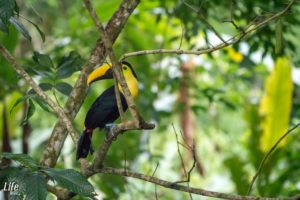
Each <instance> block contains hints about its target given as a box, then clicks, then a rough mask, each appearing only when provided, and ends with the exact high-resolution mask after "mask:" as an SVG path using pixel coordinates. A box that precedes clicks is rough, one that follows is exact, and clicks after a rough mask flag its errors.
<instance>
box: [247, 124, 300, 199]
mask: <svg viewBox="0 0 300 200" xmlns="http://www.w3.org/2000/svg"><path fill="white" fill-rule="evenodd" d="M299 126H300V123H298V124H296V125H295V126H294V127H292V128H291V129H289V130H288V131H287V132H286V133H285V134H283V135H282V136H281V137H280V138H279V139H278V140H277V142H276V143H275V144H274V145H273V146H272V148H271V149H270V150H269V151H268V152H267V154H266V155H265V156H264V158H263V159H262V161H261V162H260V164H259V167H258V169H257V171H256V173H255V175H254V176H253V178H252V180H251V183H250V186H249V189H248V192H247V194H248V195H249V194H250V193H251V190H252V187H253V185H254V182H255V180H256V178H257V177H258V175H259V174H260V172H261V170H262V168H263V167H264V164H265V162H266V161H267V160H268V158H269V157H270V155H271V154H272V153H273V151H274V150H275V149H276V147H277V146H278V145H279V143H280V142H281V141H282V140H283V139H284V138H286V137H287V136H288V135H289V134H290V133H291V132H293V130H295V129H296V128H298V127H299Z"/></svg>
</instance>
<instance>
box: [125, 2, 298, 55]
mask: <svg viewBox="0 0 300 200" xmlns="http://www.w3.org/2000/svg"><path fill="white" fill-rule="evenodd" d="M295 1H296V0H292V1H290V2H289V4H288V5H287V6H286V7H285V8H284V9H283V10H282V11H280V12H278V13H276V14H273V15H272V16H270V17H268V18H266V19H265V20H263V21H261V22H260V23H258V24H249V25H248V26H247V27H246V28H245V29H244V30H242V31H240V32H239V33H238V34H236V35H235V36H233V37H232V38H230V39H229V40H227V41H225V42H222V43H220V44H218V45H217V46H214V47H211V48H203V49H200V50H182V49H154V50H142V51H136V52H131V53H126V54H124V55H123V56H122V57H121V59H120V60H124V59H126V58H129V57H133V56H140V55H149V54H193V55H201V54H206V53H211V52H213V51H216V50H219V49H222V48H224V47H227V46H230V45H232V44H235V43H237V42H240V41H241V40H242V39H243V38H245V37H246V36H249V35H250V33H252V32H254V31H256V30H258V29H260V28H262V27H263V26H265V25H266V24H267V23H269V22H270V21H272V20H275V19H277V18H279V17H281V16H282V15H284V14H285V13H287V12H288V11H289V9H290V8H291V7H292V5H293V4H294V3H295Z"/></svg>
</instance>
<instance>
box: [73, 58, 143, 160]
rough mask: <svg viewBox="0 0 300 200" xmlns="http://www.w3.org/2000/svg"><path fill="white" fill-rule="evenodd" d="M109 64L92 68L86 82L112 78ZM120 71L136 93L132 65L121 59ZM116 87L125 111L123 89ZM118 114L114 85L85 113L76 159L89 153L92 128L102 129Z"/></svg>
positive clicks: (136, 84)
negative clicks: (83, 127)
mask: <svg viewBox="0 0 300 200" xmlns="http://www.w3.org/2000/svg"><path fill="white" fill-rule="evenodd" d="M111 67H112V65H111V64H105V65H102V66H101V67H99V68H97V69H96V70H94V71H93V72H92V73H91V74H90V75H89V77H88V80H87V84H88V85H90V84H91V83H93V82H95V81H98V80H103V79H112V78H113V72H112V69H111ZM122 72H123V75H124V77H125V80H126V83H127V85H128V88H129V90H130V92H131V94H132V96H133V97H136V96H137V95H138V80H137V76H136V73H135V72H134V70H133V68H132V66H131V65H130V64H129V63H128V62H125V61H123V62H122ZM118 89H119V91H120V97H121V102H122V107H123V110H124V111H126V109H127V107H128V106H127V103H126V100H125V97H124V95H123V91H122V88H121V86H120V85H118ZM119 116H120V114H119V110H118V105H117V100H116V95H115V89H114V85H113V86H111V87H110V88H108V89H107V90H105V91H104V92H103V93H102V94H101V95H100V96H99V97H98V98H97V99H96V100H95V102H94V103H93V105H92V106H91V108H90V109H89V111H88V112H87V114H86V117H85V122H84V123H85V129H84V131H83V133H82V135H81V137H80V139H79V141H78V144H77V154H76V159H77V160H78V159H80V158H85V157H87V155H88V154H89V152H91V153H92V151H93V150H92V148H91V138H92V134H93V130H94V129H95V128H100V129H103V128H105V126H106V125H107V124H110V123H113V122H114V121H115V120H116V119H118V118H119Z"/></svg>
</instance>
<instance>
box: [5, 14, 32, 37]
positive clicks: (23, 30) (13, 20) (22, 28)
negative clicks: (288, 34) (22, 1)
mask: <svg viewBox="0 0 300 200" xmlns="http://www.w3.org/2000/svg"><path fill="white" fill-rule="evenodd" d="M9 22H10V23H11V24H12V25H14V27H16V29H17V30H18V31H19V32H20V33H22V35H23V36H24V37H25V38H26V39H27V40H29V41H31V36H30V34H29V32H28V30H27V29H26V27H25V26H24V25H23V24H21V23H20V22H18V21H17V20H16V18H14V17H11V18H10V19H9Z"/></svg>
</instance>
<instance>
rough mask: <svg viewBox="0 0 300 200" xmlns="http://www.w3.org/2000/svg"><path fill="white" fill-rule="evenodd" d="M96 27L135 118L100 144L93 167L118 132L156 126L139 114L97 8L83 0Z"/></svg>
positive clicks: (102, 159) (104, 153)
mask: <svg viewBox="0 0 300 200" xmlns="http://www.w3.org/2000/svg"><path fill="white" fill-rule="evenodd" d="M83 1H84V3H85V5H86V7H87V9H88V11H89V13H90V15H91V17H92V19H93V21H94V23H95V25H96V27H97V28H98V31H99V33H100V34H101V36H102V40H103V43H104V46H105V48H106V51H107V54H108V56H109V57H110V60H111V62H112V64H113V67H112V69H113V71H114V74H115V77H116V80H117V81H116V82H117V83H118V82H119V83H120V85H121V87H122V90H123V93H124V97H125V99H126V101H127V104H128V108H129V110H130V112H131V115H132V116H133V118H134V120H133V121H130V122H128V123H122V124H121V125H119V126H117V127H116V128H115V129H113V130H112V131H111V134H110V136H109V139H107V140H105V141H104V142H103V144H102V145H101V146H100V149H99V150H98V152H97V154H96V158H95V161H94V163H93V168H95V167H99V166H102V163H103V161H104V158H105V156H106V153H107V151H108V149H109V147H110V145H111V143H112V141H113V138H114V137H116V134H118V133H120V132H124V131H126V130H129V129H144V128H145V129H151V128H154V125H152V124H147V123H145V122H144V120H143V118H142V117H141V115H140V114H139V112H138V110H137V107H136V105H135V103H134V99H133V97H132V95H131V93H130V91H129V88H128V86H127V83H126V81H125V78H124V76H123V73H122V70H121V67H120V65H121V64H120V63H119V62H118V60H117V58H116V56H115V54H114V51H113V48H112V43H111V41H110V40H109V37H108V35H107V33H106V31H105V29H104V27H103V26H102V24H101V22H100V20H99V17H98V16H97V14H96V12H95V10H94V9H93V6H92V4H91V2H90V0H83ZM118 93H119V91H117V94H118ZM117 100H119V102H118V104H121V102H120V99H117Z"/></svg>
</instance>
